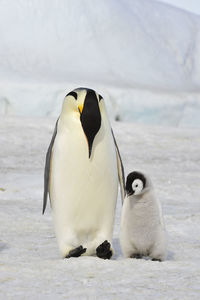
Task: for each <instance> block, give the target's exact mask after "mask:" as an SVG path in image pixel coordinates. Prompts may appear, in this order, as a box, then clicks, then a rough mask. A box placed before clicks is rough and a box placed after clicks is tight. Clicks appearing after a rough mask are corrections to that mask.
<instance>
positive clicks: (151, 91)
mask: <svg viewBox="0 0 200 300" xmlns="http://www.w3.org/2000/svg"><path fill="white" fill-rule="evenodd" d="M5 29H6V30H5ZM0 40H1V47H0V58H1V59H0V113H1V114H3V115H4V114H9V115H21V116H28V115H29V116H57V114H58V111H60V106H61V103H62V100H63V97H64V96H65V93H66V91H70V90H71V89H73V88H76V87H78V86H86V87H91V88H94V89H97V90H98V91H100V92H101V93H102V94H103V96H106V99H107V102H109V104H108V105H107V106H108V107H109V112H110V115H111V117H112V118H113V119H120V120H123V121H134V122H140V123H148V124H151V123H153V124H162V125H172V126H191V127H200V118H199V117H198V115H199V111H200V56H199V53H200V17H199V16H197V15H194V14H192V13H189V12H185V11H183V10H181V9H178V8H175V7H171V6H169V5H166V4H163V3H159V2H156V1H153V0H119V1H115V0H109V1H107V0H101V1H98V0H94V1H90V0H84V1H83V0H76V1H74V0H68V1H64V0H59V1H56V0H44V1H39V0H34V1H31V0H27V1H24V0H16V1H12V0H7V1H1V2H0ZM158 102H159V105H158V106H157V104H158Z"/></svg>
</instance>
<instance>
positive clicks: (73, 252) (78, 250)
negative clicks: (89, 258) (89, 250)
mask: <svg viewBox="0 0 200 300" xmlns="http://www.w3.org/2000/svg"><path fill="white" fill-rule="evenodd" d="M85 251H86V248H83V246H79V247H77V248H75V249H72V250H71V251H69V254H68V255H67V256H66V257H65V258H70V257H79V256H81V255H82V254H83V253H85Z"/></svg>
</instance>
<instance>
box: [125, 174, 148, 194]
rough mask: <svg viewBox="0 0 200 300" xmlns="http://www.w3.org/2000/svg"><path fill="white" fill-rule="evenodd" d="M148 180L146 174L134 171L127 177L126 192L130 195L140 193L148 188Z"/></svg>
mask: <svg viewBox="0 0 200 300" xmlns="http://www.w3.org/2000/svg"><path fill="white" fill-rule="evenodd" d="M146 183H147V180H146V178H145V176H144V174H142V173H140V172H137V171H135V172H132V173H130V174H128V176H127V178H126V193H127V195H128V196H131V195H139V194H141V193H143V191H144V189H145V188H146Z"/></svg>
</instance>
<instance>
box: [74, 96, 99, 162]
mask: <svg viewBox="0 0 200 300" xmlns="http://www.w3.org/2000/svg"><path fill="white" fill-rule="evenodd" d="M78 108H79V112H80V121H81V125H82V128H83V131H84V133H85V136H86V139H87V142H88V151H89V158H90V157H91V153H92V145H93V142H94V138H95V136H96V134H97V133H98V131H99V129H100V127H101V113H100V110H99V103H98V99H97V97H96V94H95V92H94V91H92V90H91V91H88V92H87V95H86V97H85V101H84V105H83V107H81V106H80V105H79V107H78Z"/></svg>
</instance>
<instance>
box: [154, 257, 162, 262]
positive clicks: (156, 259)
mask: <svg viewBox="0 0 200 300" xmlns="http://www.w3.org/2000/svg"><path fill="white" fill-rule="evenodd" d="M152 261H159V262H161V261H162V260H161V259H159V258H152Z"/></svg>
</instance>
